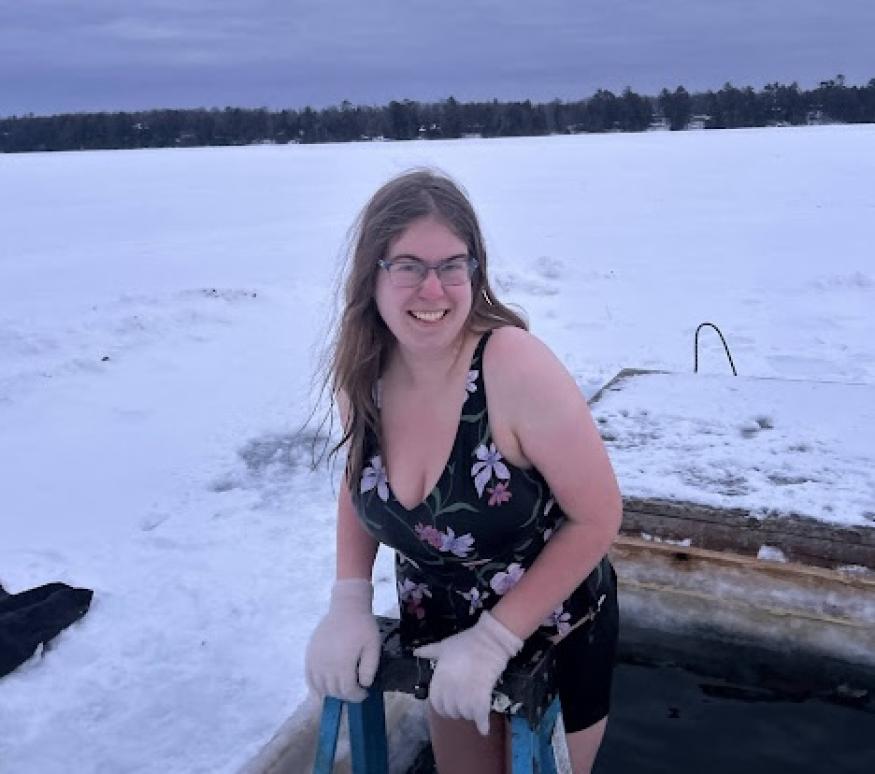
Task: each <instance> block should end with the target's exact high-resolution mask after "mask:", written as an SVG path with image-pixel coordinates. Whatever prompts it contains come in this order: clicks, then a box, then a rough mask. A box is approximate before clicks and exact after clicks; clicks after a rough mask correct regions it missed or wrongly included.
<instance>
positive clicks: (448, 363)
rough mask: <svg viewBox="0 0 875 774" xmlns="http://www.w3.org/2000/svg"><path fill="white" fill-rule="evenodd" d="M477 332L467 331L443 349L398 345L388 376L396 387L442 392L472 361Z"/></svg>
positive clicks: (390, 357)
mask: <svg viewBox="0 0 875 774" xmlns="http://www.w3.org/2000/svg"><path fill="white" fill-rule="evenodd" d="M477 338H479V337H478V336H477V335H476V334H474V333H471V332H470V331H466V332H465V333H463V334H462V335H461V336H460V337H459V338H458V339H457V340H456V341H455V342H454V343H453V344H451V345H450V346H448V347H446V348H445V349H443V350H439V351H428V352H416V351H410V350H405V349H403V348H402V347H401V346H400V345H397V344H396V346H395V348H394V350H393V351H392V353H391V354H390V356H389V364H388V367H387V368H386V373H385V374H384V378H385V376H387V375H388V376H389V378H390V379H391V380H392V381H393V382H394V383H395V385H396V386H398V387H402V388H403V389H406V390H415V391H417V392H419V391H423V392H429V391H432V390H434V391H441V390H442V389H443V388H444V387H445V385H446V383H447V382H448V381H451V380H452V378H453V376H455V375H457V374H458V373H459V371H461V370H462V369H465V370H467V368H468V364H469V363H470V359H471V355H472V353H473V348H474V347H475V346H476V342H475V340H476V339H477Z"/></svg>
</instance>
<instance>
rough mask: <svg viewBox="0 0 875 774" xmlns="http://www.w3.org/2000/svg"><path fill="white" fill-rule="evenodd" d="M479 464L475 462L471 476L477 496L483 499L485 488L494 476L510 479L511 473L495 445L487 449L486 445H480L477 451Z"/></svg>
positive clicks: (475, 451) (475, 452)
mask: <svg viewBox="0 0 875 774" xmlns="http://www.w3.org/2000/svg"><path fill="white" fill-rule="evenodd" d="M474 454H476V455H477V459H478V462H475V463H474V465H473V466H472V467H471V475H472V476H474V486H475V487H476V489H477V494H478V495H479V496H480V497H483V488H484V487H485V486H486V484H487V483H488V481H489V479H491V478H492V476H493V475H494V476H495V477H496V478H500V479H504V480H505V481H507V480H509V479H510V471H509V470H508V469H507V466H506V465H505V464H504V463H503V462H502V461H501V460H502V456H501V452H499V451H498V449H496V448H495V444H494V443H491V444H489V448H488V449H487V448H486V445H485V444H482V443H481V444H480V445H479V446H478V447H477V448H476V449H475V450H474Z"/></svg>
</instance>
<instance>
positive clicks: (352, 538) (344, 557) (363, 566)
mask: <svg viewBox="0 0 875 774" xmlns="http://www.w3.org/2000/svg"><path fill="white" fill-rule="evenodd" d="M337 408H338V411H339V413H340V422H341V426H342V427H344V428H345V427H347V425H348V422H349V401H348V399H347V397H346V395H344V394H343V393H340V394H339V395H338V397H337ZM377 547H378V542H377V540H376V539H375V538H374V537H373V536H372V535H370V534H369V533H368V532H367V531H366V530H365V528H364V527H363V526H362V523H361V521H360V520H359V518H358V515H357V514H356V512H355V505H353V502H352V496H351V495H350V491H349V482H348V481H347V478H346V474H344V475H343V478H342V480H341V482H340V493H339V494H338V497H337V580H344V579H346V578H367V579H368V580H370V579H371V573H372V572H373V569H374V559H375V558H376V556H377Z"/></svg>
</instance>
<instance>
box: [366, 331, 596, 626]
mask: <svg viewBox="0 0 875 774" xmlns="http://www.w3.org/2000/svg"><path fill="white" fill-rule="evenodd" d="M489 336H490V334H489V333H486V334H485V335H484V336H483V337H482V338H481V339H480V341H479V342H478V344H477V347H476V349H475V351H474V356H473V358H472V361H471V367H470V370H469V373H468V381H467V384H466V390H467V393H468V394H467V397H466V399H465V403H464V405H463V407H462V416H461V420H460V422H459V428H458V431H457V433H456V438H455V442H454V443H453V449H452V451H451V453H450V458H449V460H448V461H447V464H446V467H445V468H444V470H443V472H442V473H441V476H440V478H439V479H438V482H437V484H436V485H435V487H434V489H433V490H432V491H431V493H430V494H429V495H428V496H427V497H426V498H425V500H424V501H423V502H422V503H420V504H419V505H417V506H416V507H415V508H412V509H410V510H408V509H407V508H405V507H404V506H403V505H401V503H399V502H398V500H397V499H396V498H395V496H394V495H393V494H392V490H391V488H390V487H391V483H390V482H389V481H387V479H386V472H385V469H384V467H383V461H382V458H381V455H380V450H379V449H378V448H377V444H376V438H375V437H374V435H373V434H372V433H370V434H369V435H368V437H367V438H366V441H365V443H366V448H365V452H366V454H365V460H366V465H365V468H364V471H363V473H362V477H361V480H360V481H359V482H358V486H356V487H354V488H353V493H352V494H353V502H354V503H355V505H356V510H357V512H358V515H359V518H360V519H361V520H362V522H363V523H364V525H365V527H366V529H367V530H368V532H370V533H371V534H372V535H373V536H374V537H375V538H376V539H377V540H379V541H380V542H382V543H385V544H386V545H388V546H391V547H392V548H394V549H395V551H396V557H395V573H396V579H397V583H398V599H399V604H400V608H401V630H402V635H403V636H405V638H406V639H409V640H411V641H413V642H419V641H424V640H429V641H431V640H435V639H440V638H443V637H446V636H448V635H450V634H453V633H455V632H458V631H461V630H462V629H466V628H468V627H470V626H472V625H473V624H474V623H475V622H476V620H477V618H478V617H479V615H480V611H481V610H488V609H490V608H491V607H492V606H493V605H495V604H496V603H497V602H498V601H499V599H501V597H502V595H503V594H506V593H507V592H508V591H509V590H510V589H511V588H513V586H514V585H515V584H516V583H517V582H518V581H519V579H520V578H521V577H522V576H523V575H524V573H525V572H526V570H528V569H529V567H531V565H532V563H533V562H534V561H535V559H536V558H537V557H538V554H540V552H541V550H542V549H543V547H544V545H545V543H546V542H547V541H548V540H549V539H550V537H551V535H553V534H554V533H555V532H556V530H557V529H559V528H560V526H561V524H562V522H563V521H564V520H565V518H566V517H565V514H564V513H563V512H562V511H561V509H560V508H559V506H558V505H557V504H556V502H555V500H554V499H553V496H552V495H551V493H550V490H549V487H548V486H547V482H546V481H545V480H544V477H543V476H542V475H541V474H540V473H539V472H538V471H537V470H536V469H534V468H532V469H528V470H525V469H522V468H518V467H516V466H514V465H511V464H510V463H509V462H507V461H506V460H505V459H504V458H503V457H502V456H501V453H500V452H498V451H497V450H496V448H495V444H494V442H493V441H492V434H491V432H490V428H489V414H488V411H487V406H486V393H485V390H484V386H483V385H484V381H483V366H482V362H483V350H484V348H485V346H486V342H487V341H488V339H489ZM612 583H613V573H612V572H611V568H610V564H609V563H608V560H607V557H605V558H604V559H602V561H601V562H600V563H599V564H598V565H596V568H595V570H593V572H592V573H591V574H590V575H589V577H587V578H586V580H585V581H584V582H583V583H581V585H580V586H578V588H577V589H576V590H575V591H574V592H573V593H572V594H571V596H570V597H568V599H566V600H565V601H564V602H563V603H562V604H560V605H559V606H558V607H557V608H556V609H555V610H554V611H553V613H552V614H551V615H550V616H549V617H548V618H547V620H545V621H544V622H543V624H542V625H541V627H540V628H539V630H538V632H537V633H538V634H539V635H542V636H544V637H550V638H555V637H556V636H557V635H558V636H560V637H561V636H564V635H565V634H567V633H568V632H569V631H570V630H571V629H572V628H574V627H576V625H577V624H582V625H586V624H587V622H590V621H593V620H594V619H595V617H596V614H597V613H598V611H599V609H600V607H601V605H602V603H603V602H604V600H605V598H606V594H607V592H608V591H609V589H610V584H612Z"/></svg>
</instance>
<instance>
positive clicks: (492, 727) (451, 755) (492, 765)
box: [428, 704, 506, 774]
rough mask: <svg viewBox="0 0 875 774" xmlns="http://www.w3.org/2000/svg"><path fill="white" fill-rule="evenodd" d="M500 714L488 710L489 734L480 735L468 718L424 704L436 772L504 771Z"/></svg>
mask: <svg viewBox="0 0 875 774" xmlns="http://www.w3.org/2000/svg"><path fill="white" fill-rule="evenodd" d="M505 726H506V721H505V718H504V716H503V715H500V714H498V713H497V712H491V713H489V735H488V736H482V735H481V733H480V732H479V731H478V730H477V726H475V725H474V723H472V722H471V721H470V720H455V719H453V718H445V717H442V716H440V715H438V714H437V713H436V712H435V711H434V709H432V706H431V704H429V705H428V728H429V733H430V734H431V747H432V750H433V751H434V760H435V763H436V764H437V770H438V774H504V771H505V768H504V748H505Z"/></svg>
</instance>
